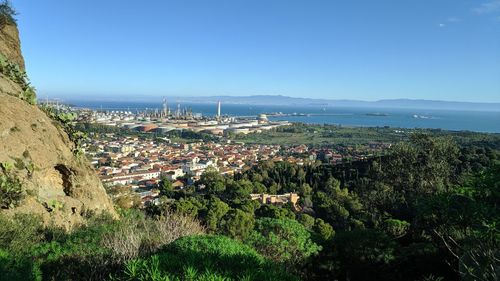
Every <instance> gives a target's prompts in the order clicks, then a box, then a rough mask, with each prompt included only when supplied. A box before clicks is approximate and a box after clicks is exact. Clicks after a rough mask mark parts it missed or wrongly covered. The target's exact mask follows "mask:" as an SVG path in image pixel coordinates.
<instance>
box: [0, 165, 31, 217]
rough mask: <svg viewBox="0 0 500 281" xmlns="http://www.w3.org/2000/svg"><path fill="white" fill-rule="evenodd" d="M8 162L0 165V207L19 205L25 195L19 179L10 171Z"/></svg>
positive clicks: (10, 167)
mask: <svg viewBox="0 0 500 281" xmlns="http://www.w3.org/2000/svg"><path fill="white" fill-rule="evenodd" d="M12 167H13V165H12V164H11V163H10V162H5V163H1V165H0V168H1V169H0V208H2V209H11V208H14V207H16V206H17V205H19V203H20V202H21V201H22V200H23V199H24V197H25V195H26V194H25V190H24V188H23V186H22V183H21V180H19V178H18V177H17V176H16V175H15V174H13V173H12V171H11V170H12Z"/></svg>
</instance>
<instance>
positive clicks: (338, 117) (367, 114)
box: [71, 101, 500, 133]
mask: <svg viewBox="0 0 500 281" xmlns="http://www.w3.org/2000/svg"><path fill="white" fill-rule="evenodd" d="M71 103H72V104H74V105H76V106H79V107H86V108H92V109H101V108H102V109H103V110H129V111H132V112H135V111H143V110H145V109H149V110H152V109H153V110H154V109H160V108H161V104H160V103H140V102H94V101H72V102H71ZM170 107H171V110H175V109H176V107H175V108H174V105H170ZM184 107H191V108H192V110H193V112H197V113H201V114H203V115H206V116H213V115H215V114H216V104H200V103H184V104H181V108H184ZM272 112H282V113H285V114H293V113H297V114H309V115H308V116H280V117H270V118H269V119H270V120H288V121H291V122H304V123H314V124H324V123H326V124H340V125H345V126H368V127H375V126H390V127H400V128H440V129H446V130H468V131H477V132H491V133H500V112H480V111H452V110H424V109H395V108H383V109H381V108H347V107H334V106H329V107H321V106H317V107H316V106H276V105H240V104H222V114H223V115H230V116H257V115H258V114H260V113H272ZM374 114H375V115H376V114H378V115H377V116H374ZM415 116H417V118H415Z"/></svg>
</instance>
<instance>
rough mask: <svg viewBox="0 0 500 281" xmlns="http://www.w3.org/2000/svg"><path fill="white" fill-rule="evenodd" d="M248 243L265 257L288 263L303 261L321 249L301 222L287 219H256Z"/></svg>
mask: <svg viewBox="0 0 500 281" xmlns="http://www.w3.org/2000/svg"><path fill="white" fill-rule="evenodd" d="M248 243H249V244H250V245H252V246H254V247H255V248H256V249H257V251H259V252H260V253H261V254H263V255H264V256H265V257H268V258H270V259H272V260H274V261H276V262H284V263H289V264H297V263H299V262H303V261H304V260H305V259H307V258H308V257H310V256H312V255H315V254H317V253H318V252H319V251H320V250H321V247H320V246H318V245H317V244H315V243H314V242H313V241H312V240H311V234H310V233H309V231H307V229H306V228H305V227H304V226H303V225H302V224H300V223H299V222H297V221H295V220H289V219H272V218H263V219H259V220H257V222H256V225H255V230H254V231H253V232H252V233H251V234H250V237H249V239H248Z"/></svg>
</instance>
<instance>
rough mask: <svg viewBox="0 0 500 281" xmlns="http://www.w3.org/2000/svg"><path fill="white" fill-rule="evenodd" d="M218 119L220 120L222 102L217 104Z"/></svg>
mask: <svg viewBox="0 0 500 281" xmlns="http://www.w3.org/2000/svg"><path fill="white" fill-rule="evenodd" d="M217 118H220V101H218V102H217Z"/></svg>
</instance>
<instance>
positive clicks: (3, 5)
mask: <svg viewBox="0 0 500 281" xmlns="http://www.w3.org/2000/svg"><path fill="white" fill-rule="evenodd" d="M16 15H17V12H16V10H15V9H14V8H13V7H12V5H11V3H10V1H8V0H3V1H2V2H0V28H2V27H3V26H4V25H6V24H16V18H15V16H16Z"/></svg>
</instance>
